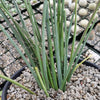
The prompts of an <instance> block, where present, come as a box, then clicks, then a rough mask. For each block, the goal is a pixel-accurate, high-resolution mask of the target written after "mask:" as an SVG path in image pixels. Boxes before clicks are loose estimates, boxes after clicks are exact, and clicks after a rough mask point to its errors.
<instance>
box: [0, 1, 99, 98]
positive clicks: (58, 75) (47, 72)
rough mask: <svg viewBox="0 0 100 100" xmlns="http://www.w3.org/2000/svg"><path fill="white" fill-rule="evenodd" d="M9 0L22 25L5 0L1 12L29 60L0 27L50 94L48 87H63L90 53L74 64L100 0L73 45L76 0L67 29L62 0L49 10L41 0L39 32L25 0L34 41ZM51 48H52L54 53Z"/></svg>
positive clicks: (39, 82) (48, 6)
mask: <svg viewBox="0 0 100 100" xmlns="http://www.w3.org/2000/svg"><path fill="white" fill-rule="evenodd" d="M12 1H13V3H14V5H15V7H16V10H17V12H18V14H19V17H20V21H21V24H22V25H19V23H18V22H17V21H16V20H14V18H13V17H12V15H11V14H10V12H9V11H8V9H7V8H6V6H5V2H4V1H3V0H1V4H0V14H1V15H2V16H3V18H4V19H5V21H6V23H7V24H8V25H9V27H10V29H11V30H12V32H13V34H14V35H15V37H16V39H17V40H18V42H19V43H20V44H21V46H22V47H23V48H24V51H25V54H26V55H27V57H28V59H29V62H28V60H27V59H26V58H25V55H24V54H23V53H22V52H21V50H20V48H18V46H17V45H16V44H15V42H14V41H13V39H12V38H11V36H10V35H9V33H7V32H6V30H5V29H4V28H3V27H2V25H0V28H1V29H2V31H3V32H4V33H5V34H6V35H7V37H8V38H9V40H10V41H11V43H12V44H13V45H14V46H15V48H16V49H17V51H18V52H19V54H20V55H21V57H22V58H23V59H24V61H25V62H26V64H27V66H28V67H29V69H30V71H31V73H32V74H33V76H34V77H35V79H36V81H37V83H38V85H39V87H40V88H41V89H43V90H44V91H45V93H46V95H47V96H49V94H48V93H47V90H49V89H50V88H54V89H55V90H58V89H61V90H63V91H64V90H65V88H66V87H65V85H66V82H69V81H70V79H71V76H72V74H73V73H74V71H75V70H76V69H77V68H78V67H79V65H80V64H81V63H83V62H84V61H85V60H87V59H88V58H89V57H90V56H89V57H88V58H86V59H85V60H83V61H82V62H81V63H80V64H77V63H78V60H79V58H80V55H81V53H82V50H83V48H84V46H85V44H86V41H87V39H88V37H89V34H90V32H91V30H92V28H93V26H94V23H95V21H96V20H95V21H94V23H93V24H92V25H91V23H92V21H93V18H94V16H95V14H96V11H97V9H98V8H99V6H100V0H99V1H98V4H97V7H96V9H95V11H94V13H93V15H92V17H91V19H90V21H89V23H88V26H87V28H86V29H85V31H84V33H83V35H82V37H81V39H80V42H79V44H78V46H77V48H76V49H75V41H76V25H77V18H76V17H77V9H76V8H77V2H78V0H75V11H74V12H73V15H72V18H71V21H70V26H69V28H68V29H67V26H66V16H65V15H66V14H65V11H64V0H62V1H61V0H58V1H57V9H56V0H53V12H52V8H51V7H50V0H44V7H43V19H42V28H41V32H40V31H39V27H38V25H37V23H36V19H35V17H34V13H33V9H32V7H31V4H30V1H29V0H24V3H25V7H26V9H27V12H28V14H29V19H30V22H31V25H32V30H33V34H34V41H33V40H32V39H31V36H30V34H29V30H28V28H27V26H26V23H25V21H24V19H23V17H22V14H21V11H20V9H19V8H18V5H17V3H16V1H15V0H12ZM49 10H50V15H49V12H48V11H49ZM74 15H75V28H74V35H73V42H72V50H71V55H70V60H69V62H68V60H67V56H68V43H69V37H70V33H71V26H72V21H73V17H74ZM9 18H10V19H11V21H12V22H10V21H9ZM49 18H50V20H49ZM50 23H51V26H50ZM90 25H91V28H90V30H89V32H88V29H89V27H90ZM50 28H52V34H53V38H52V37H51V31H50ZM45 34H46V35H47V42H48V51H49V52H48V53H47V52H46V51H47V50H46V48H45V42H46V41H45ZM52 41H53V42H52ZM53 49H54V51H53ZM53 52H55V54H54V53H53ZM54 57H55V59H54ZM75 59H76V60H75ZM54 60H55V61H54ZM68 63H69V64H68ZM0 77H1V76H0ZM2 78H3V77H2Z"/></svg>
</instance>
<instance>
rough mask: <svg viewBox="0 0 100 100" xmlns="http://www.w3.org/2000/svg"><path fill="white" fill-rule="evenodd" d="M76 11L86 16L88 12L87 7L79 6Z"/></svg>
mask: <svg viewBox="0 0 100 100" xmlns="http://www.w3.org/2000/svg"><path fill="white" fill-rule="evenodd" d="M78 13H79V15H80V16H86V15H87V14H88V11H87V9H84V8H81V9H80V10H79V12H78Z"/></svg>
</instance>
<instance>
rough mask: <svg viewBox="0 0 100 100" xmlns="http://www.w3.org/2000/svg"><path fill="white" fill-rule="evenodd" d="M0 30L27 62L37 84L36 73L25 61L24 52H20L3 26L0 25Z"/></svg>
mask: <svg viewBox="0 0 100 100" xmlns="http://www.w3.org/2000/svg"><path fill="white" fill-rule="evenodd" d="M0 28H1V30H2V31H3V32H4V34H5V35H6V36H7V37H8V39H9V40H10V42H11V43H12V44H13V46H14V47H15V48H16V50H17V51H18V53H19V54H20V56H21V57H22V58H23V60H24V61H25V63H26V64H27V66H28V67H29V69H30V71H31V72H32V74H33V76H34V77H35V79H36V81H37V83H38V84H39V81H38V79H37V76H36V73H35V72H34V69H32V67H31V65H30V64H29V62H28V61H27V59H26V58H25V56H24V54H23V53H22V52H21V50H20V49H19V48H18V46H17V45H16V44H15V42H14V41H13V40H12V38H11V37H10V35H9V34H8V33H7V32H6V31H5V30H4V28H3V27H2V26H1V25H0ZM39 86H40V87H41V85H40V84H39Z"/></svg>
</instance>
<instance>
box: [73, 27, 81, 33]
mask: <svg viewBox="0 0 100 100" xmlns="http://www.w3.org/2000/svg"><path fill="white" fill-rule="evenodd" d="M74 27H75V25H73V26H72V28H71V31H72V32H73V33H74ZM79 31H80V27H79V26H78V25H77V26H76V33H78V32H79Z"/></svg>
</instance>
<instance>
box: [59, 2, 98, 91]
mask: <svg viewBox="0 0 100 100" xmlns="http://www.w3.org/2000/svg"><path fill="white" fill-rule="evenodd" d="M99 6H100V1H99V2H98V4H97V6H96V9H95V10H94V13H93V15H92V17H91V18H90V21H89V23H88V25H87V27H86V29H85V31H84V33H83V35H82V37H81V40H80V42H79V44H78V46H77V48H76V51H75V53H74V55H73V57H72V58H73V59H72V60H71V62H70V65H69V69H68V74H69V72H70V69H71V66H72V64H73V62H74V60H75V58H76V55H77V53H78V51H79V49H80V46H81V44H82V42H83V41H84V38H85V36H86V33H87V31H88V29H89V27H90V24H91V23H92V21H93V18H94V16H95V14H96V11H97V9H98V8H99ZM68 74H67V75H66V78H65V79H64V81H63V83H62V85H61V89H63V87H64V84H65V83H66V79H67V76H68Z"/></svg>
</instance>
